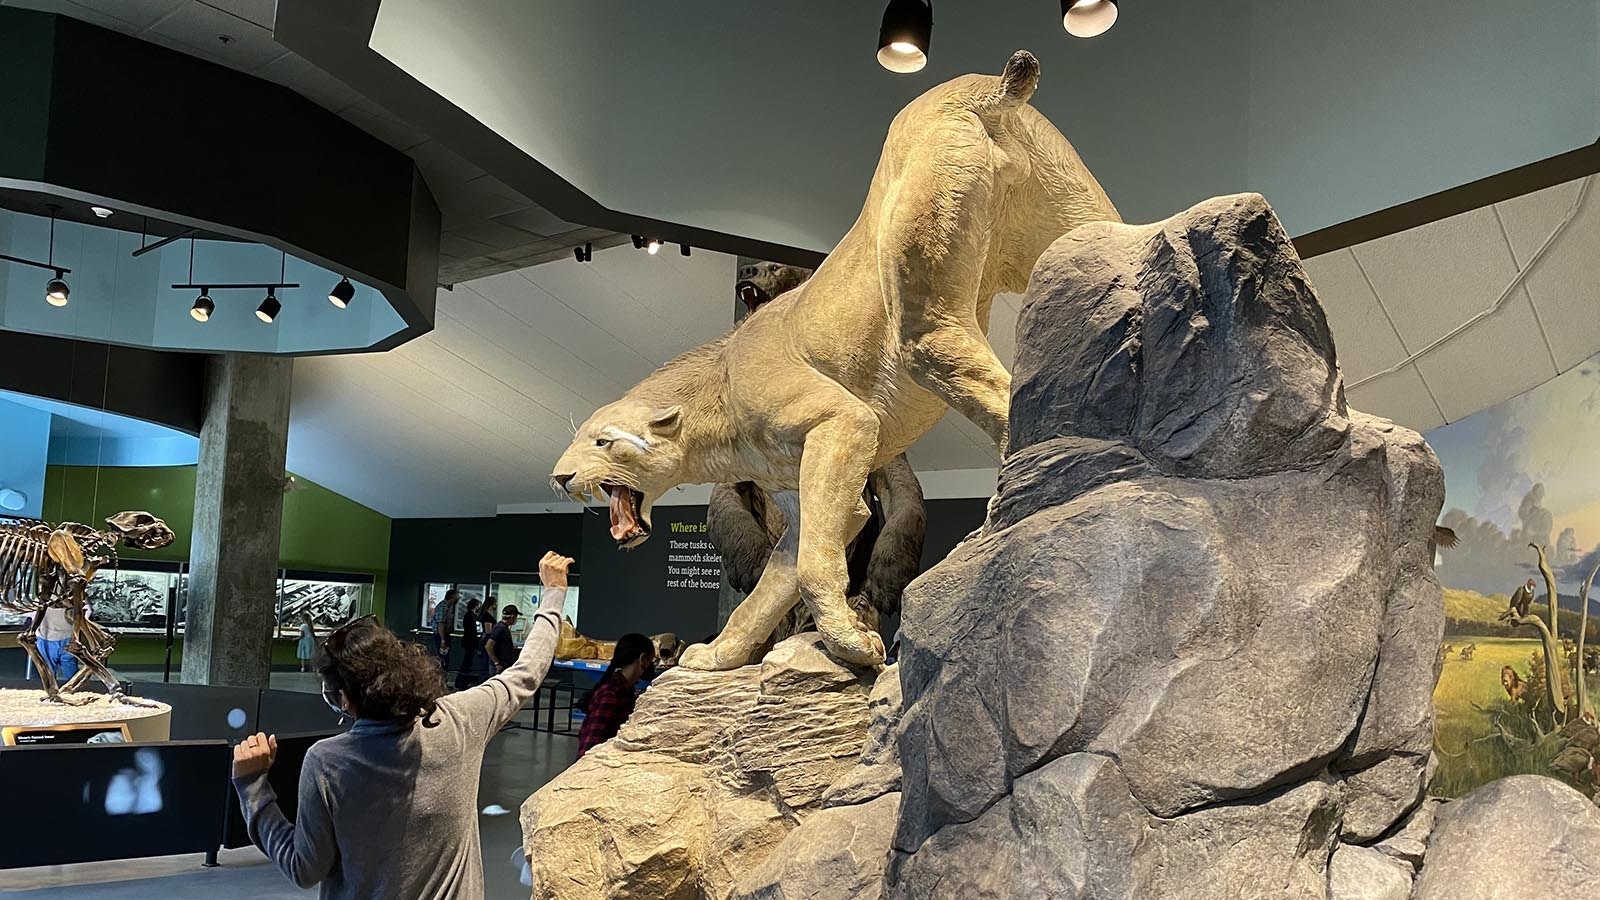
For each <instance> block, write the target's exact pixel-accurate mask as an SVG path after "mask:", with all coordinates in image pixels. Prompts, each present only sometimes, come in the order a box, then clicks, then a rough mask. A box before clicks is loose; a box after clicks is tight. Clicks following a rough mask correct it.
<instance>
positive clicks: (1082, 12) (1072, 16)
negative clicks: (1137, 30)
mask: <svg viewBox="0 0 1600 900" xmlns="http://www.w3.org/2000/svg"><path fill="white" fill-rule="evenodd" d="M1061 24H1062V25H1063V26H1065V27H1066V29H1067V34H1070V35H1072V36H1073V37H1081V38H1092V37H1099V36H1100V35H1102V34H1105V33H1106V32H1108V31H1110V30H1111V26H1113V25H1115V24H1117V0H1061Z"/></svg>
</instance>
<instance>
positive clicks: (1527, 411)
mask: <svg viewBox="0 0 1600 900" xmlns="http://www.w3.org/2000/svg"><path fill="white" fill-rule="evenodd" d="M1427 438H1428V443H1429V444H1431V445H1432V446H1433V449H1434V451H1435V452H1437V453H1438V454H1439V461H1440V462H1441V463H1443V465H1444V474H1445V503H1444V509H1445V517H1444V518H1445V520H1446V521H1445V524H1447V525H1451V526H1452V527H1456V528H1457V530H1458V531H1461V530H1462V529H1461V528H1460V527H1458V525H1460V524H1467V525H1469V526H1476V528H1475V531H1478V532H1480V533H1479V534H1477V535H1475V536H1474V537H1473V538H1472V540H1478V539H1479V538H1482V539H1483V540H1485V541H1488V540H1489V539H1491V538H1493V537H1494V536H1493V535H1492V534H1490V533H1489V531H1488V530H1487V529H1485V528H1483V526H1486V525H1492V526H1493V527H1494V529H1496V530H1498V531H1499V532H1500V534H1501V536H1502V537H1503V539H1504V544H1505V546H1504V547H1502V548H1500V549H1501V550H1504V551H1505V554H1494V553H1490V556H1491V557H1494V556H1498V555H1506V554H1509V556H1510V557H1511V558H1513V559H1515V560H1518V561H1519V562H1518V564H1517V568H1520V567H1521V565H1522V562H1523V561H1526V560H1531V554H1530V553H1528V552H1527V550H1526V544H1527V542H1528V540H1538V541H1540V542H1542V543H1543V542H1547V543H1549V544H1550V546H1551V548H1552V553H1553V554H1556V553H1557V552H1559V558H1558V559H1555V560H1553V562H1554V563H1555V564H1556V565H1557V566H1558V567H1559V566H1563V565H1576V564H1577V563H1579V562H1580V560H1581V559H1582V558H1583V557H1584V556H1585V555H1586V554H1588V553H1589V551H1590V550H1591V549H1592V548H1595V546H1596V544H1597V543H1600V356H1597V357H1591V358H1590V359H1588V360H1586V361H1585V362H1583V363H1582V364H1580V365H1579V366H1577V367H1576V368H1574V369H1572V370H1570V371H1568V372H1567V373H1566V374H1564V375H1561V376H1559V377H1557V378H1555V379H1553V380H1551V381H1549V382H1546V383H1545V384H1543V385H1541V386H1539V387H1537V388H1534V389H1533V390H1531V391H1528V392H1527V393H1525V394H1521V395H1519V396H1517V397H1513V398H1511V399H1510V400H1507V401H1505V402H1504V403H1501V404H1500V405H1498V406H1495V407H1492V408H1490V409H1487V410H1484V411H1483V412H1481V413H1478V414H1477V415H1474V416H1472V417H1470V418H1467V419H1463V420H1462V421H1460V422H1456V423H1453V424H1451V425H1447V426H1445V427H1443V428H1439V429H1435V430H1434V431H1432V432H1429V433H1428V435H1427ZM1541 485H1542V490H1540V487H1539V486H1541ZM1463 514H1464V516H1467V517H1470V519H1471V521H1470V522H1469V521H1468V520H1466V519H1464V518H1463ZM1464 537H1465V536H1464ZM1494 549H1495V548H1492V547H1488V546H1485V547H1467V546H1464V547H1463V548H1462V549H1461V550H1458V551H1454V552H1449V553H1446V554H1444V555H1443V558H1442V564H1441V566H1440V577H1441V580H1442V581H1444V583H1445V584H1446V585H1447V586H1454V587H1471V588H1472V589H1474V590H1485V591H1486V592H1487V588H1488V583H1489V582H1492V583H1494V584H1499V583H1500V582H1504V583H1505V584H1506V585H1512V584H1515V583H1516V581H1517V580H1518V578H1519V576H1520V574H1521V573H1520V572H1518V571H1516V569H1515V568H1509V569H1506V570H1505V574H1504V575H1500V574H1498V571H1499V570H1497V569H1495V568H1494V567H1495V566H1496V565H1498V564H1499V563H1500V562H1501V560H1499V559H1496V558H1478V559H1475V560H1472V561H1471V562H1470V563H1469V562H1468V561H1467V560H1465V559H1463V557H1464V556H1473V555H1478V556H1480V557H1481V556H1482V554H1483V553H1489V552H1490V551H1492V550H1494ZM1501 568H1505V567H1504V566H1502V567H1501ZM1469 570H1471V571H1470V572H1469ZM1571 581H1575V579H1571V578H1568V577H1562V578H1561V582H1562V587H1563V589H1565V588H1566V587H1567V586H1568V584H1569V582H1571ZM1505 590H1507V588H1504V587H1501V588H1497V589H1496V592H1505Z"/></svg>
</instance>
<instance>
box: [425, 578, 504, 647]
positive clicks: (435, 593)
mask: <svg viewBox="0 0 1600 900" xmlns="http://www.w3.org/2000/svg"><path fill="white" fill-rule="evenodd" d="M451 588H455V589H456V590H458V591H460V592H461V597H460V599H458V600H457V601H456V608H455V611H454V614H453V616H452V618H451V621H450V630H451V631H452V632H454V633H456V634H459V633H461V619H462V617H464V616H465V615H466V613H467V603H468V602H470V601H471V600H473V599H474V598H476V599H477V600H480V601H481V600H482V599H483V598H484V596H485V595H486V594H487V591H486V590H485V589H484V586H483V585H481V584H462V583H459V582H448V581H429V582H426V583H425V584H423V586H422V618H421V619H419V620H418V621H419V623H420V624H419V626H418V627H419V628H420V629H421V630H422V631H427V630H429V628H430V626H429V624H428V623H429V622H432V621H433V610H434V608H435V607H437V606H438V605H439V604H441V603H443V602H444V595H445V594H446V593H448V592H449V591H450V589H451Z"/></svg>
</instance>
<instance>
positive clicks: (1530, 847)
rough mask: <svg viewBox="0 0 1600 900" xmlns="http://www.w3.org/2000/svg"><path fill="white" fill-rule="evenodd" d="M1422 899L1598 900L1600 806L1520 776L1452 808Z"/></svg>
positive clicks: (1439, 831)
mask: <svg viewBox="0 0 1600 900" xmlns="http://www.w3.org/2000/svg"><path fill="white" fill-rule="evenodd" d="M1415 896H1416V900H1524V898H1526V900H1595V898H1596V897H1600V807H1596V806H1595V804H1594V803H1593V802H1591V801H1590V800H1589V798H1587V797H1585V796H1583V795H1582V794H1580V793H1578V792H1577V791H1575V790H1573V789H1572V788H1570V787H1568V786H1567V785H1565V784H1563V783H1562V782H1560V781H1557V780H1555V779H1554V778H1547V777H1545V776H1542V775H1514V776H1512V777H1510V778H1502V779H1500V780H1498V781H1491V782H1489V783H1488V784H1486V785H1484V786H1483V787H1481V788H1478V789H1477V790H1475V791H1473V792H1472V793H1470V794H1468V795H1466V796H1465V797H1462V798H1461V799H1460V800H1455V801H1452V802H1450V803H1446V804H1445V805H1444V806H1443V807H1442V808H1441V809H1440V811H1439V819H1438V823H1437V824H1436V825H1435V826H1434V831H1433V837H1432V840H1431V842H1430V843H1429V846H1428V855H1427V858H1426V860H1424V862H1423V865H1422V871H1421V872H1420V873H1419V874H1418V876H1417V889H1416V894H1415Z"/></svg>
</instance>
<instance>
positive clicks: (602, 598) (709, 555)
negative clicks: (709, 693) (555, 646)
mask: <svg viewBox="0 0 1600 900" xmlns="http://www.w3.org/2000/svg"><path fill="white" fill-rule="evenodd" d="M650 518H651V522H650V526H651V527H650V539H649V540H647V541H645V542H644V543H642V544H640V545H639V546H637V547H634V548H633V549H631V550H623V549H620V548H618V547H617V546H616V545H615V542H613V541H612V540H611V535H610V534H609V529H610V521H609V520H608V519H607V517H606V516H604V515H598V516H584V517H583V529H584V531H583V605H582V606H581V607H580V608H579V611H578V619H577V621H576V622H575V624H576V625H577V627H578V631H579V632H580V633H582V634H584V635H585V636H588V637H592V638H595V639H596V640H603V641H614V640H616V639H617V638H618V637H620V636H621V635H623V634H624V633H626V632H629V631H636V632H639V633H640V634H659V633H661V632H667V631H670V632H672V633H674V634H677V635H680V636H683V637H684V638H685V639H686V640H688V639H692V640H695V641H698V640H700V639H701V638H702V637H704V636H705V635H707V634H709V633H711V632H712V631H714V630H715V629H716V627H717V591H718V588H719V586H720V584H721V581H722V558H721V557H720V556H718V555H717V551H716V550H715V549H713V548H712V546H711V542H710V541H709V540H707V539H706V508H705V507H704V506H657V507H656V508H655V510H654V511H653V512H652V514H651V517H650Z"/></svg>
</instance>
